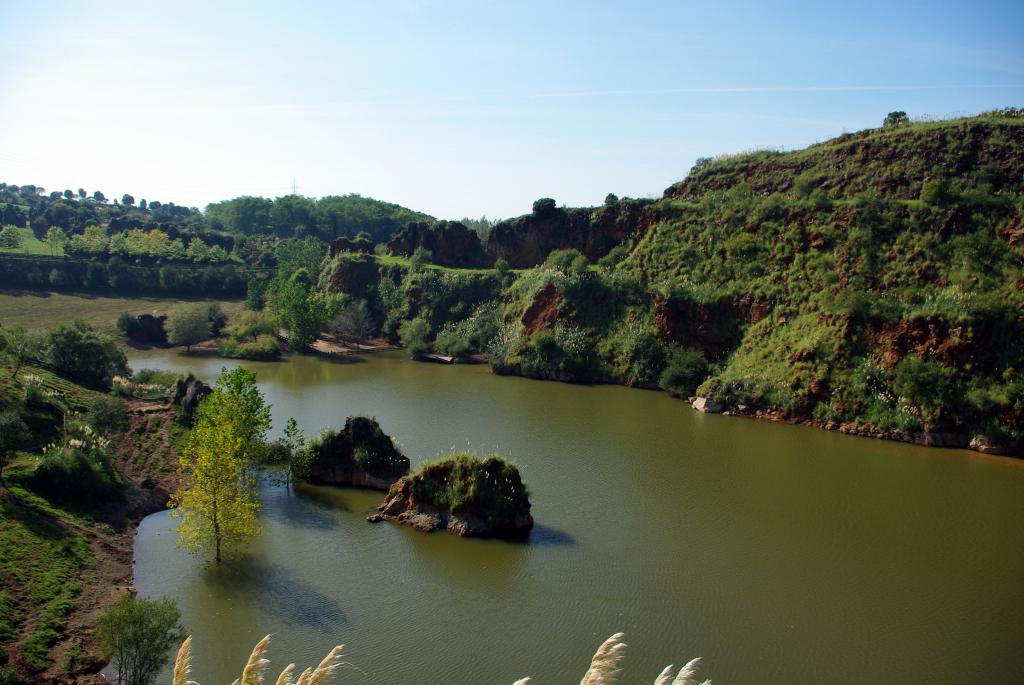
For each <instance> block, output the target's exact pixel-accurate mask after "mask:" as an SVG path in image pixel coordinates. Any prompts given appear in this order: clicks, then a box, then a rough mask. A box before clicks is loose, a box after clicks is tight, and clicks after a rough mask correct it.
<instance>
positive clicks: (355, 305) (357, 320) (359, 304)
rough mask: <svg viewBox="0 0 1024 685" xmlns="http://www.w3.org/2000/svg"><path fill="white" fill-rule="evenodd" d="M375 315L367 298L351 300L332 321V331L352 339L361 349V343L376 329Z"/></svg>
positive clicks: (343, 337) (344, 337)
mask: <svg viewBox="0 0 1024 685" xmlns="http://www.w3.org/2000/svg"><path fill="white" fill-rule="evenodd" d="M374 328H375V326H374V323H373V317H372V316H371V315H370V308H369V307H368V306H367V305H366V300H356V301H355V302H351V303H350V304H349V305H348V307H346V308H345V311H343V312H342V313H341V314H340V315H339V316H337V317H335V319H334V320H333V321H332V322H331V326H330V329H331V332H332V333H334V334H335V335H337V336H339V337H341V338H342V339H344V340H352V341H355V343H356V349H357V350H358V349H359V343H360V342H361V341H363V340H366V339H367V338H369V337H370V336H371V335H372V334H373V331H374Z"/></svg>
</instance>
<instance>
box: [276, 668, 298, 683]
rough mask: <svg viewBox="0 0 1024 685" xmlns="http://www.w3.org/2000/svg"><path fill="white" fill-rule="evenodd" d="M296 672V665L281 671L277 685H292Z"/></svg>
mask: <svg viewBox="0 0 1024 685" xmlns="http://www.w3.org/2000/svg"><path fill="white" fill-rule="evenodd" d="M294 672H295V664H288V665H287V666H285V667H284V670H283V671H281V675H279V676H277V683H275V685H292V673H294Z"/></svg>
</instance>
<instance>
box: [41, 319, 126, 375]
mask: <svg viewBox="0 0 1024 685" xmlns="http://www.w3.org/2000/svg"><path fill="white" fill-rule="evenodd" d="M46 348H47V357H48V361H49V363H50V365H51V366H52V367H53V369H54V370H55V371H56V372H57V373H59V374H61V375H62V376H65V377H67V378H70V379H72V380H76V381H78V382H80V383H82V384H83V385H89V386H93V387H101V388H109V387H110V384H111V379H112V378H113V377H114V376H118V375H126V374H128V360H127V359H126V358H125V356H124V352H122V351H121V350H120V349H118V347H117V346H116V345H115V344H114V341H113V340H111V339H110V338H109V337H108V336H106V335H104V334H102V333H100V332H99V331H97V330H96V329H95V328H93V327H92V326H90V325H89V324H87V323H85V322H84V321H75V322H74V323H71V324H59V325H57V326H54V327H53V328H51V329H50V330H49V331H47V333H46Z"/></svg>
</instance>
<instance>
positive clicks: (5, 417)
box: [0, 409, 29, 485]
mask: <svg viewBox="0 0 1024 685" xmlns="http://www.w3.org/2000/svg"><path fill="white" fill-rule="evenodd" d="M28 437H29V432H28V426H26V425H25V422H24V421H23V420H22V419H21V414H20V413H19V412H18V411H16V410H14V409H7V410H4V411H2V412H0V485H6V483H5V482H4V469H5V468H6V467H7V464H8V462H9V461H10V459H11V458H12V457H13V456H14V454H15V453H16V452H17V451H18V450H19V449H21V448H23V447H24V446H25V445H26V444H27V442H28Z"/></svg>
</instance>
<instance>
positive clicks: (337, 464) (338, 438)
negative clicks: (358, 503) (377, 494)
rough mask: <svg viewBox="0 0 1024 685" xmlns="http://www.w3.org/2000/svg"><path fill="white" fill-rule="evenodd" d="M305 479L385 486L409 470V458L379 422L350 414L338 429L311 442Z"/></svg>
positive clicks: (338, 483)
mask: <svg viewBox="0 0 1024 685" xmlns="http://www.w3.org/2000/svg"><path fill="white" fill-rule="evenodd" d="M310 449H311V450H312V459H311V461H310V464H309V467H308V470H307V473H306V474H305V479H306V480H307V481H309V482H310V483H318V484H323V485H351V486H356V487H361V488H372V489H374V490H387V489H388V488H390V487H391V485H392V483H394V482H395V481H396V480H398V479H399V478H401V477H402V476H404V475H405V474H407V473H409V458H408V457H406V456H405V455H404V454H402V453H401V451H399V449H398V448H397V447H396V446H395V443H394V441H393V440H392V439H391V437H390V436H389V435H387V434H386V433H384V431H382V430H381V429H380V425H379V424H378V423H377V422H376V421H374V420H373V419H370V418H366V417H365V416H350V417H348V419H346V420H345V427H344V428H343V429H342V430H340V431H328V432H326V433H324V434H323V435H321V436H320V438H318V439H317V440H315V441H314V442H313V444H312V445H311V446H310Z"/></svg>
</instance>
